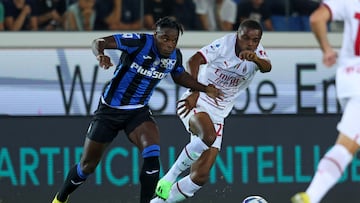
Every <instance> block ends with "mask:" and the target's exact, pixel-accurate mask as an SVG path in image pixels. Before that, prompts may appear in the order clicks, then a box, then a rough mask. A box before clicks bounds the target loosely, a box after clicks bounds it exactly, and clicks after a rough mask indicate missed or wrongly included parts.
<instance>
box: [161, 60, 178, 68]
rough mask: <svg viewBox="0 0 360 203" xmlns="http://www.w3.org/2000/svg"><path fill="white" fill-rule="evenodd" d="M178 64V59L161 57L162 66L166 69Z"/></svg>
mask: <svg viewBox="0 0 360 203" xmlns="http://www.w3.org/2000/svg"><path fill="white" fill-rule="evenodd" d="M175 64H176V59H167V58H163V59H160V67H161V68H166V69H173V68H174V66H175Z"/></svg>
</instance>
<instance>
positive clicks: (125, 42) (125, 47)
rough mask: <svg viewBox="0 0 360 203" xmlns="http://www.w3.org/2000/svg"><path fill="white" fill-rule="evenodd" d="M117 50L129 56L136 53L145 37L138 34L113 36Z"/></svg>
mask: <svg viewBox="0 0 360 203" xmlns="http://www.w3.org/2000/svg"><path fill="white" fill-rule="evenodd" d="M113 37H114V39H115V42H116V45H117V49H119V50H121V51H125V52H127V53H129V54H131V53H133V52H134V51H136V50H137V49H138V48H139V46H140V45H141V44H143V43H145V41H146V36H143V35H141V34H138V33H121V34H115V35H113Z"/></svg>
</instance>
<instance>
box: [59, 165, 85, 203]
mask: <svg viewBox="0 0 360 203" xmlns="http://www.w3.org/2000/svg"><path fill="white" fill-rule="evenodd" d="M78 165H79V164H76V165H75V166H73V167H72V168H71V169H70V171H69V173H68V175H67V177H66V180H65V182H64V184H63V185H62V186H61V189H60V191H59V193H58V195H57V199H58V200H59V201H61V202H65V201H66V199H67V198H68V196H69V195H70V194H71V193H72V192H74V190H75V189H76V188H78V187H79V186H80V185H81V184H83V182H84V181H85V180H86V178H87V175H84V174H83V173H82V172H81V171H80V173H81V175H83V176H82V177H80V176H79V174H78V170H80V168H78Z"/></svg>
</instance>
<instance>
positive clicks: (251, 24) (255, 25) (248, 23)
mask: <svg viewBox="0 0 360 203" xmlns="http://www.w3.org/2000/svg"><path fill="white" fill-rule="evenodd" d="M244 28H250V29H254V30H260V34H261V35H262V33H263V28H262V26H261V24H260V23H259V22H257V21H255V20H251V19H246V20H243V21H242V22H241V23H240V25H239V28H238V32H240V31H241V30H242V29H244Z"/></svg>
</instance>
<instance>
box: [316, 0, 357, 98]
mask: <svg viewBox="0 0 360 203" xmlns="http://www.w3.org/2000/svg"><path fill="white" fill-rule="evenodd" d="M323 3H324V4H325V5H326V6H327V7H328V9H329V10H330V12H331V16H332V20H339V21H343V22H344V33H343V42H342V47H341V50H340V53H339V59H338V69H337V72H336V92H337V96H338V98H340V99H342V98H348V97H353V96H356V97H359V96H360V74H359V73H360V27H359V25H360V1H359V0H324V2H323Z"/></svg>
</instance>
